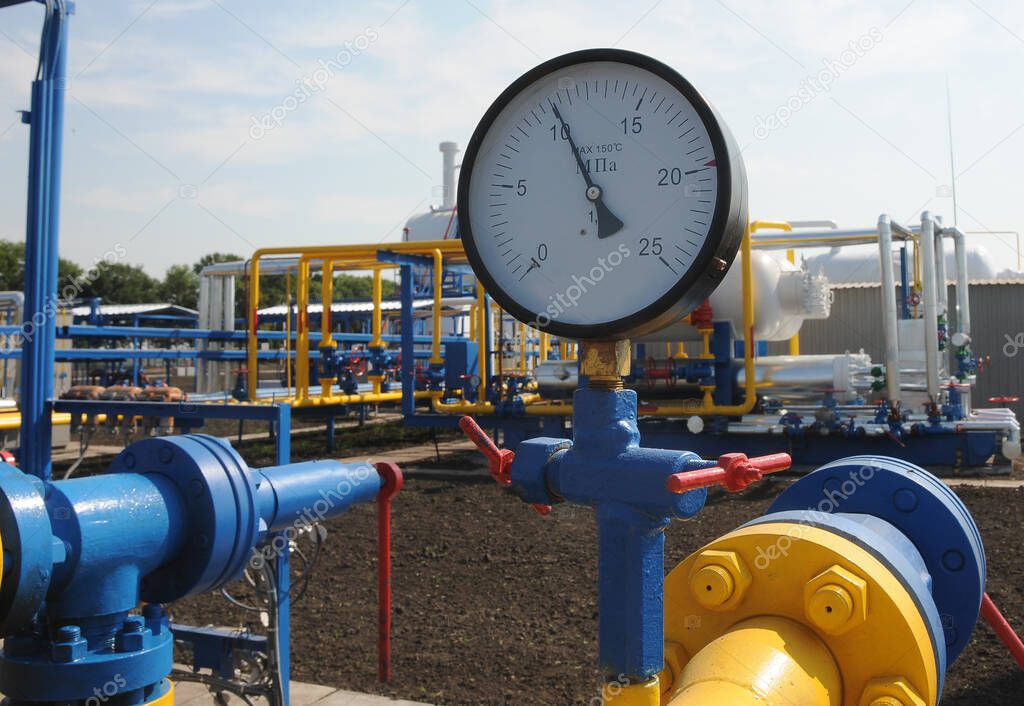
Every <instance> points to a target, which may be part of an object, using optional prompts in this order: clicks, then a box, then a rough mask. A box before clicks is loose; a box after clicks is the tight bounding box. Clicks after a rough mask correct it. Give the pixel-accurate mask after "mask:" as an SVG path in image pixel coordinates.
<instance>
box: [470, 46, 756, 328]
mask: <svg viewBox="0 0 1024 706" xmlns="http://www.w3.org/2000/svg"><path fill="white" fill-rule="evenodd" d="M746 209H747V199H746V177H745V174H744V171H743V164H742V162H741V160H740V157H739V150H738V149H736V147H735V143H734V141H733V140H732V138H731V136H730V135H729V133H728V131H727V129H726V128H725V127H724V125H722V124H721V123H720V122H719V120H718V118H717V117H716V114H715V112H714V110H713V109H712V108H711V106H710V105H709V104H708V103H707V101H706V100H704V98H703V97H702V96H701V95H700V94H699V93H698V92H697V91H696V90H695V89H694V88H693V86H691V85H690V84H689V83H688V82H687V81H686V80H685V79H684V78H683V77H682V76H680V75H679V74H678V73H676V72H675V71H674V70H672V69H671V68H669V67H668V66H666V65H664V64H662V63H660V62H657V61H655V60H653V59H651V58H649V57H646V56H644V55H641V54H636V53H633V52H626V51H621V50H615V49H592V50H586V51H582V52H575V53H572V54H567V55H565V56H561V57H558V58H556V59H552V60H551V61H548V62H546V63H544V64H542V65H540V66H538V67H537V68H535V69H533V70H532V71H530V72H528V73H527V74H525V75H524V76H522V77H521V78H519V79H518V80H517V81H516V82H515V83H513V84H512V85H511V86H510V87H509V88H508V89H506V90H505V92H504V93H502V94H501V96H499V98H498V99H497V100H496V101H495V103H494V104H493V105H492V106H491V108H490V109H489V110H488V111H487V113H486V114H485V115H484V117H483V119H482V120H481V122H480V124H479V126H478V127H477V129H476V131H475V133H474V134H473V137H472V139H471V141H470V143H469V146H468V147H467V150H466V155H465V159H464V161H463V167H462V171H461V175H460V179H459V192H458V217H459V229H460V233H461V237H462V240H463V241H464V245H465V249H466V254H467V256H468V258H469V260H470V263H471V264H472V266H473V269H474V271H475V272H476V274H477V276H478V277H480V279H481V281H482V282H483V284H484V286H485V288H486V289H487V291H488V293H489V294H490V295H491V296H492V297H493V298H494V299H495V301H497V303H498V304H499V305H501V306H502V307H503V308H504V309H505V310H507V311H509V312H510V313H512V314H513V315H514V316H516V318H518V319H519V320H521V321H524V322H525V323H527V324H529V325H531V326H534V327H536V328H539V329H542V330H545V331H548V332H550V333H554V334H557V335H562V336H567V337H572V338H612V337H619V336H626V335H631V334H639V333H646V332H649V331H652V330H655V329H657V328H660V327H662V326H665V325H668V324H670V323H673V322H674V321H677V320H678V319H679V318H681V317H682V316H684V315H685V314H686V313H688V312H689V311H690V310H691V309H693V308H694V307H695V306H697V305H698V304H700V302H701V301H703V299H704V298H706V297H707V296H708V294H710V293H711V291H712V290H713V289H714V287H715V286H716V285H717V284H718V282H720V281H721V278H722V277H723V276H724V274H725V272H726V271H727V270H728V268H729V265H730V264H731V263H732V260H733V258H734V257H735V255H736V251H737V249H738V247H739V244H740V241H741V239H742V236H743V230H744V228H745V227H746V222H747V211H746Z"/></svg>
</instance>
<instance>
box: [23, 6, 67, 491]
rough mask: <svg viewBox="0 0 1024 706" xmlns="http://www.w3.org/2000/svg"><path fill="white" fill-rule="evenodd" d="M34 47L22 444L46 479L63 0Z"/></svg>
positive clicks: (26, 460) (29, 463)
mask: <svg viewBox="0 0 1024 706" xmlns="http://www.w3.org/2000/svg"><path fill="white" fill-rule="evenodd" d="M47 13H48V14H47V15H46V18H45V20H44V24H43V33H42V38H41V39H40V43H39V73H38V74H37V76H36V80H35V81H33V83H32V106H31V109H30V112H29V113H28V122H29V124H30V125H31V129H30V134H29V169H28V172H29V176H28V213H27V216H26V226H27V227H26V236H25V315H24V319H23V321H24V332H23V338H22V341H23V343H22V345H23V348H24V361H23V363H22V371H21V374H22V384H21V417H22V425H21V445H20V448H19V450H18V453H19V458H20V460H21V462H22V464H23V466H24V467H26V468H31V469H32V470H33V472H34V473H35V474H37V475H38V476H39V477H41V478H44V479H48V478H49V477H50V473H51V462H50V444H51V439H50V437H51V433H52V432H51V420H50V411H49V409H48V406H47V405H48V402H49V400H50V398H51V397H53V375H54V358H53V355H54V349H55V347H56V345H55V342H54V336H55V325H54V324H55V322H54V317H55V315H56V310H57V241H58V232H59V216H60V169H61V140H62V136H63V130H64V93H65V73H66V71H65V67H66V59H67V17H68V15H69V14H70V11H69V8H68V6H67V4H66V3H65V2H64V0H56V1H55V2H53V3H48V4H47Z"/></svg>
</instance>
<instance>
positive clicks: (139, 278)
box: [82, 262, 161, 304]
mask: <svg viewBox="0 0 1024 706" xmlns="http://www.w3.org/2000/svg"><path fill="white" fill-rule="evenodd" d="M89 275H90V276H88V277H86V278H85V280H87V281H85V282H83V284H84V286H83V287H82V297H83V298H91V297H100V298H101V299H102V300H103V303H104V304H142V303H145V302H154V301H156V300H158V299H159V298H160V294H161V292H160V289H161V288H160V282H159V281H158V280H156V279H154V278H153V277H150V276H149V275H148V274H146V271H145V270H143V269H142V267H141V266H139V265H129V264H127V263H124V262H114V263H109V262H100V263H99V264H97V265H96V267H95V268H94V269H93V270H91V271H90V273H89Z"/></svg>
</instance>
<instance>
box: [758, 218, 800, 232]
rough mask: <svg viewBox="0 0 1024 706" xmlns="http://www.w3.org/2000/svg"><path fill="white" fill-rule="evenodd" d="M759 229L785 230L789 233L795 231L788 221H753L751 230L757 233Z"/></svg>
mask: <svg viewBox="0 0 1024 706" xmlns="http://www.w3.org/2000/svg"><path fill="white" fill-rule="evenodd" d="M759 230H783V231H785V232H787V233H791V232H793V226H791V225H790V224H789V223H788V222H787V221H760V220H758V221H751V222H750V232H751V233H756V232H757V231H759Z"/></svg>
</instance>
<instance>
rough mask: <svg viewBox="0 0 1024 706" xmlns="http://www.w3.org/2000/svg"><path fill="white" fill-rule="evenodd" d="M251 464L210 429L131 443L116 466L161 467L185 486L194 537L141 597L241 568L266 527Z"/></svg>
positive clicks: (155, 597) (204, 587)
mask: <svg viewBox="0 0 1024 706" xmlns="http://www.w3.org/2000/svg"><path fill="white" fill-rule="evenodd" d="M248 471H249V468H248V466H247V465H246V463H245V461H243V460H242V458H241V457H240V456H239V455H238V454H237V453H236V452H235V450H234V449H232V448H231V446H230V445H229V444H228V443H227V442H225V441H222V440H221V439H217V438H216V437H212V436H208V435H205V434H193V435H189V436H175V437H153V438H149V439H143V440H141V441H138V442H136V443H134V444H132V445H131V447H129V448H128V449H125V450H124V451H122V452H121V454H120V455H118V457H117V458H115V459H114V461H113V462H112V463H111V464H110V467H109V469H108V472H110V473H118V472H125V473H142V474H159V475H163V476H165V477H166V478H168V479H169V480H171V481H172V482H173V483H174V484H175V486H176V487H177V488H178V491H179V492H180V493H181V498H182V501H183V506H184V509H185V514H186V519H185V522H184V523H183V525H184V526H185V527H188V528H190V531H189V536H190V538H191V539H190V541H189V544H188V545H187V546H186V547H184V548H183V549H182V551H181V552H179V554H178V556H177V557H176V558H175V559H174V560H173V561H171V562H170V563H168V564H166V565H164V566H162V567H160V568H159V569H157V570H156V571H153V572H152V573H150V574H149V575H148V576H146V577H145V578H144V579H143V581H142V585H141V589H142V590H141V596H142V599H143V600H145V601H147V602H149V603H169V602H171V601H174V600H177V599H179V598H182V597H184V596H186V595H189V594H191V593H201V592H203V591H208V590H211V589H213V588H215V587H216V586H219V585H221V584H223V583H225V582H226V581H227V580H230V579H231V578H233V577H235V576H237V575H238V574H239V573H241V571H242V569H243V568H244V567H245V562H246V561H247V559H248V558H249V554H250V552H251V550H252V547H253V546H254V545H255V544H256V539H257V537H258V534H259V515H258V514H257V513H256V511H255V508H256V502H255V493H256V489H255V487H254V486H253V483H252V482H251V480H250V478H249V472H248Z"/></svg>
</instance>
